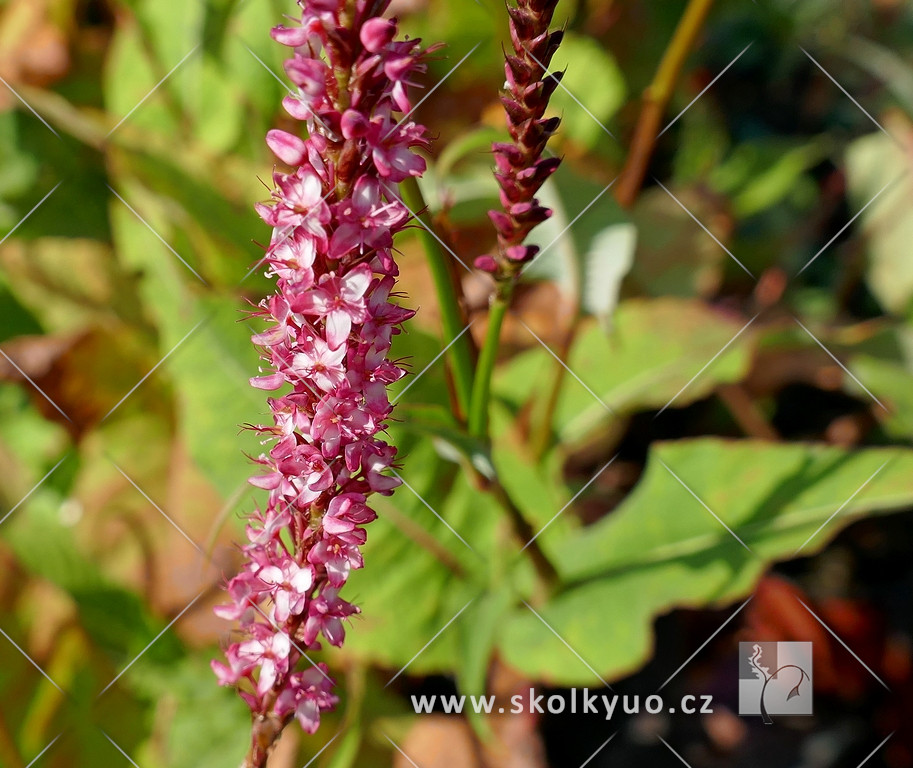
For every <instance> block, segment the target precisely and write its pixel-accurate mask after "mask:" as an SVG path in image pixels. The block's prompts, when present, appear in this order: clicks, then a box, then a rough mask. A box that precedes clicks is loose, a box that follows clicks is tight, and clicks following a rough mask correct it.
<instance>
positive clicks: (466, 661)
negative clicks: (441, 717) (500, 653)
mask: <svg viewBox="0 0 913 768" xmlns="http://www.w3.org/2000/svg"><path fill="white" fill-rule="evenodd" d="M516 602H517V600H516V597H515V595H514V593H513V591H512V590H511V589H510V588H509V587H507V586H506V585H505V586H501V587H500V588H498V589H496V590H493V591H490V592H486V593H485V594H483V595H481V596H479V597H478V598H476V600H475V601H474V602H473V603H472V604H471V605H470V606H469V607H468V608H467V609H466V612H465V614H464V615H463V616H461V617H460V620H459V621H458V623H457V625H456V632H457V643H458V649H457V665H456V677H457V685H458V686H459V690H460V693H461V694H464V695H466V696H481V695H484V694H485V691H486V682H487V679H488V668H489V664H490V662H491V657H492V655H493V653H494V649H495V646H496V644H497V641H498V634H499V629H500V628H501V623H502V621H503V618H504V615H505V614H506V613H507V612H508V611H509V610H510V609H511V608H513V606H514V605H515V604H516ZM467 714H468V716H469V720H470V723H471V724H472V726H473V727H474V728H475V729H476V730H477V732H478V733H479V734H480V735H481V736H483V737H484V736H485V735H487V734H488V733H489V730H490V729H489V727H488V723H487V721H486V720H485V718H484V717H483V716H482V715H480V714H478V713H477V712H475V710H474V709H472V708H470V709H469V710H468V712H467Z"/></svg>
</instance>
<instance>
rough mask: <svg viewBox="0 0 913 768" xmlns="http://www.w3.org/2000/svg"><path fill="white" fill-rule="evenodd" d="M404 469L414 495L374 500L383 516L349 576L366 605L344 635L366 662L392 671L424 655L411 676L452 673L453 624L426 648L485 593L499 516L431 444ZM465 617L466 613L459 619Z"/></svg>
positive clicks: (406, 492)
mask: <svg viewBox="0 0 913 768" xmlns="http://www.w3.org/2000/svg"><path fill="white" fill-rule="evenodd" d="M405 466H406V468H405V469H404V470H403V477H404V478H405V479H406V481H407V482H408V483H409V485H410V486H411V487H412V488H413V489H414V490H415V493H413V491H412V490H410V488H408V487H405V486H404V487H401V488H398V489H397V491H396V494H395V495H394V496H393V498H392V499H391V500H389V501H387V500H384V499H378V500H377V501H376V502H375V506H376V508H377V511H378V515H379V518H378V520H377V521H376V522H374V523H372V524H371V529H370V531H369V533H368V543H367V545H366V546H365V549H364V553H365V555H364V556H365V568H364V569H362V570H358V571H354V572H353V573H352V574H351V576H350V578H349V582H348V587H347V588H348V589H349V594H350V595H351V596H352V598H353V599H354V600H355V601H356V602H357V603H358V604H359V605H360V606H361V608H362V614H361V616H360V619H359V622H358V626H357V627H355V628H353V631H352V632H351V633H348V634H347V636H346V648H347V650H348V651H350V652H352V653H354V654H356V655H357V656H358V657H359V658H361V659H363V660H365V661H371V662H375V663H378V664H382V665H384V666H386V667H389V668H391V669H393V670H398V669H399V668H400V667H402V666H403V665H405V664H406V663H408V662H410V660H411V659H412V658H413V656H415V655H416V654H417V653H418V654H419V655H418V656H417V657H416V658H415V660H414V661H412V662H411V664H410V665H409V668H408V672H409V673H411V674H417V673H422V672H429V671H450V670H453V669H454V668H455V667H456V663H457V656H458V651H457V648H458V643H457V632H456V628H455V627H453V626H450V627H448V629H447V630H446V631H444V632H442V633H441V634H440V636H438V637H437V638H436V639H435V640H434V642H433V643H431V644H430V645H429V646H428V647H427V648H426V649H425V650H424V651H422V650H421V649H422V647H423V646H424V645H425V643H427V642H428V641H429V640H430V639H431V638H432V637H434V636H435V635H436V634H437V633H438V631H439V630H441V629H442V627H444V626H445V625H446V624H447V622H448V621H450V620H451V619H452V618H453V617H454V616H455V615H456V614H457V612H458V611H460V610H461V609H462V608H464V607H465V606H466V604H467V603H468V602H469V601H470V600H473V599H475V598H477V597H478V595H479V594H480V593H481V592H482V590H483V589H484V587H483V586H482V585H483V584H484V583H485V582H486V581H487V570H488V567H489V566H488V560H487V557H488V555H489V554H490V553H491V551H492V546H493V541H494V530H495V525H496V522H497V520H498V517H499V511H498V508H497V507H496V506H495V505H494V502H493V501H492V500H491V497H490V496H489V495H488V494H480V493H478V492H477V491H476V490H475V489H473V488H472V486H470V485H469V483H468V482H467V481H466V479H465V476H464V475H463V473H460V474H459V475H458V476H456V477H453V474H452V473H454V472H455V471H456V467H454V466H453V465H452V464H444V463H443V462H441V460H440V459H439V458H438V457H437V456H435V454H434V451H433V448H432V447H431V446H430V445H429V444H428V443H427V442H424V443H421V444H420V445H419V446H418V447H417V448H416V449H415V450H414V451H413V452H412V453H411V454H410V455H409V457H408V458H407V460H406V461H405ZM451 484H452V487H451ZM416 493H417V494H419V495H420V496H421V499H419V498H418V497H417V496H416ZM422 500H424V501H425V502H427V503H428V505H430V507H431V508H433V509H434V510H435V512H437V513H438V514H439V515H440V516H441V518H443V520H446V521H447V523H448V524H449V525H450V526H451V527H452V528H453V529H454V530H455V531H456V532H457V533H458V534H459V535H460V536H462V537H463V538H464V539H465V540H466V542H467V543H468V545H469V546H470V547H472V549H473V550H474V551H470V550H469V549H468V548H467V547H466V545H464V544H463V543H462V542H461V541H460V540H459V539H458V538H457V537H456V536H455V535H454V534H453V533H452V532H451V531H450V530H448V528H447V526H446V525H445V524H444V523H443V522H442V521H441V520H439V519H438V518H437V517H436V516H435V515H434V513H433V512H432V511H431V510H430V509H428V507H426V506H425V504H424V503H423V501H422ZM403 522H405V524H403ZM415 527H418V528H420V529H421V530H423V531H424V532H425V533H426V534H427V535H428V536H430V537H431V538H432V539H433V540H434V541H435V542H436V546H437V547H440V548H442V549H443V550H444V551H445V552H446V553H447V555H448V557H449V559H450V560H452V561H456V563H458V564H459V567H460V568H461V569H462V571H463V574H462V575H458V574H456V573H454V572H453V571H452V570H451V569H450V568H449V567H448V566H447V565H446V564H444V563H443V562H442V560H441V559H440V557H439V556H437V555H436V554H435V552H434V551H431V550H430V549H428V548H427V547H425V546H423V544H422V542H421V540H419V539H418V538H417V537H415V536H414V534H413V532H412V529H413V528H415ZM464 618H465V616H463V615H461V616H460V618H459V619H457V620H456V621H463V620H464ZM419 651H421V653H419Z"/></svg>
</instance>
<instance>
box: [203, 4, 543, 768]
mask: <svg viewBox="0 0 913 768" xmlns="http://www.w3.org/2000/svg"><path fill="white" fill-rule="evenodd" d="M298 4H299V6H300V7H301V16H300V20H301V21H300V24H299V25H296V26H292V27H278V28H276V29H275V30H274V31H273V37H274V38H275V39H276V40H277V41H278V42H280V43H282V44H283V45H286V46H289V47H290V48H291V49H293V50H292V53H291V54H290V56H289V59H288V60H287V61H286V63H285V71H286V73H287V74H288V76H289V78H290V79H291V81H292V82H293V83H294V88H293V91H292V92H290V93H289V95H288V96H286V97H285V98H284V99H283V101H282V104H283V106H284V107H285V109H286V111H287V112H288V113H289V114H290V115H291V116H292V117H293V118H294V119H296V120H299V121H301V122H302V123H304V125H303V126H301V131H300V133H301V135H302V136H305V135H306V138H299V135H298V134H299V131H296V130H294V129H290V130H289V131H284V130H279V129H276V130H271V131H269V133H268V134H267V136H266V143H267V145H268V146H269V148H270V150H271V151H272V152H273V153H274V155H275V156H276V158H277V165H278V164H280V163H284V164H285V165H286V166H289V170H288V172H282V171H278V170H274V172H273V191H272V195H271V198H270V200H268V201H266V202H261V203H258V204H257V205H256V206H255V208H256V211H257V212H258V213H259V215H260V217H261V218H262V219H263V221H264V222H266V224H267V225H269V226H270V227H271V228H272V233H271V235H270V238H269V247H268V248H267V250H266V253H265V255H264V257H263V260H262V261H263V263H264V265H265V266H264V272H265V275H266V277H268V278H270V279H272V280H274V281H275V290H274V292H273V293H272V295H270V296H268V297H266V298H264V299H263V300H262V301H260V303H259V304H258V306H257V307H256V309H255V310H254V311H253V312H251V313H250V314H251V316H252V317H254V318H256V320H257V322H258V329H261V330H259V331H258V332H255V333H254V334H253V337H252V342H253V343H254V344H255V345H256V346H257V347H258V348H259V353H260V355H261V358H262V360H263V367H262V369H261V373H260V374H259V375H257V376H255V377H253V378H252V379H251V382H250V383H251V385H252V386H253V387H255V388H257V389H261V390H268V391H271V390H278V389H283V390H285V392H284V393H283V394H282V395H277V396H274V397H270V398H268V399H267V400H266V402H267V404H268V406H269V412H270V415H271V416H272V423H269V424H258V425H255V426H250V428H251V429H252V430H253V431H255V432H256V433H257V435H258V437H259V439H260V440H261V441H262V443H261V444H262V445H264V446H265V447H264V449H263V453H262V454H261V455H260V456H259V457H257V458H255V459H253V461H254V462H255V463H257V464H259V465H260V472H259V473H258V474H255V475H254V477H252V478H250V483H251V484H252V485H253V486H255V487H256V488H259V489H261V491H262V492H263V495H265V496H266V502H265V504H264V505H263V507H262V510H261V509H257V510H255V511H254V512H253V513H252V514H251V515H250V516H249V518H248V523H247V525H246V529H245V533H246V539H247V543H246V544H244V546H243V547H242V548H241V551H242V553H243V555H244V558H245V562H244V564H243V566H242V568H241V570H240V573H239V574H237V575H236V576H235V577H234V578H232V579H231V580H230V581H229V582H228V583H227V585H226V589H227V592H228V600H227V601H226V604H225V605H221V606H219V607H217V608H216V609H215V612H216V614H217V615H218V616H220V617H222V618H224V619H227V620H229V621H234V622H236V623H237V631H238V634H239V635H240V637H239V638H238V640H237V641H236V642H231V643H230V644H228V645H227V647H226V648H225V659H224V660H223V661H217V662H213V664H212V669H213V673H214V674H215V675H216V678H217V680H218V682H219V683H220V684H221V685H231V686H235V687H236V688H237V689H238V693H239V695H240V696H241V698H242V699H243V701H244V702H245V704H246V705H247V706H248V707H249V708H250V710H251V715H252V723H253V726H252V728H253V729H252V733H251V742H250V751H249V753H248V756H247V759H246V760H245V761H244V765H249V766H251V768H264V766H265V764H266V760H267V756H268V755H269V753H270V750H271V748H272V745H273V743H274V742H275V740H276V739H277V738H278V736H279V733H280V732H281V730H282V728H283V727H284V725H285V724H286V723H288V722H289V721H290V720H291V719H292V718H294V719H296V720H297V721H298V723H299V724H300V725H301V727H302V729H304V730H305V731H306V732H308V733H313V732H314V731H315V730H316V729H317V728H318V726H319V724H320V718H321V715H322V714H323V713H324V712H326V711H328V710H331V709H333V708H334V707H335V706H336V704H337V702H338V699H337V697H336V696H335V695H334V694H333V686H334V683H333V681H332V679H330V678H329V677H328V675H327V673H326V667H325V666H323V665H321V666H320V668H319V669H315V668H313V667H311V668H308V667H305V665H304V663H303V660H302V657H303V655H304V654H307V653H309V652H310V651H313V650H319V648H320V645H321V642H322V640H326V641H327V642H329V643H330V644H331V645H336V646H339V645H341V644H342V643H343V641H344V639H345V626H344V622H345V620H346V619H347V618H348V617H350V616H352V615H354V614H356V613H358V612H359V609H358V608H357V607H356V606H355V605H353V604H352V603H350V602H348V601H346V600H345V599H343V598H342V597H340V595H339V590H340V589H341V588H343V587H344V585H345V583H346V581H347V580H348V578H349V574H350V573H351V572H352V571H353V570H355V569H358V568H361V567H363V566H364V558H363V556H362V552H361V547H362V546H363V545H364V543H365V541H366V540H367V534H366V532H365V528H364V526H366V525H368V524H369V523H371V522H372V521H373V520H374V519H375V518H376V517H377V515H376V513H375V512H374V510H373V509H371V507H370V506H368V503H367V502H368V498H367V497H368V496H369V495H370V494H372V493H381V494H388V493H390V492H391V490H392V488H393V487H394V486H395V485H396V484H397V482H398V481H397V480H396V478H395V477H391V476H390V475H388V474H386V472H387V471H388V468H389V467H390V466H391V465H392V464H393V462H394V460H395V454H396V451H395V449H394V448H393V447H392V446H389V445H388V444H387V443H386V442H385V441H384V440H383V439H382V433H383V432H384V431H385V430H386V429H387V420H388V419H389V417H390V415H391V412H392V406H391V404H390V399H389V396H388V391H387V390H388V387H389V386H390V385H391V384H392V383H393V382H395V381H397V380H399V379H400V378H401V377H402V376H403V375H405V370H404V369H403V368H401V367H399V366H398V365H396V364H395V363H394V362H392V361H391V360H389V359H388V355H389V354H390V348H391V343H392V340H393V337H394V335H396V334H397V333H400V331H401V329H400V327H399V326H400V324H401V323H403V322H405V321H406V320H408V319H409V318H410V317H412V315H413V314H414V312H413V311H412V310H410V309H407V308H404V307H401V306H399V304H398V301H399V298H396V299H391V296H395V295H396V294H395V293H394V291H395V285H396V277H397V276H398V274H399V268H398V266H397V263H396V259H395V253H396V251H395V250H394V237H395V235H396V234H397V233H399V232H401V231H402V230H403V229H404V228H405V227H406V226H407V225H408V223H409V220H410V214H409V212H408V210H407V209H406V208H405V206H404V205H403V204H402V202H401V201H400V200H399V197H398V195H397V193H396V191H395V189H394V186H393V185H395V184H397V183H398V182H400V181H402V180H403V179H406V178H407V177H409V176H418V175H420V174H421V173H422V172H423V171H424V169H425V161H424V160H423V159H422V158H421V157H420V156H418V155H417V154H416V150H427V149H429V142H428V139H427V137H426V131H425V129H424V127H423V126H421V125H419V124H417V123H415V122H414V121H409V120H405V121H402V122H400V121H399V116H398V114H397V113H402V112H408V111H409V109H411V104H410V100H409V93H408V89H409V88H410V80H412V79H415V77H416V75H420V74H421V73H423V72H424V71H425V68H426V66H425V63H424V60H425V57H426V54H427V51H423V50H422V49H421V47H420V43H419V41H418V40H415V39H413V40H396V32H397V24H396V22H395V21H394V20H388V19H384V18H382V17H381V14H382V13H383V12H384V11H386V10H387V7H388V5H389V3H388V2H387V0H383V1H382V2H379V3H364V2H356V3H354V4H352V3H350V4H349V5H346V3H345V2H344V0H299V3H298ZM349 6H351V7H349ZM541 175H542V173H540V172H539V170H536V171H535V172H534V173H532V174H531V175H529V174H528V175H526V176H524V177H523V179H522V181H523V183H533V182H534V181H537V180H538V179H539V176H541ZM517 183H520V182H517ZM523 215H524V216H526V217H530V216H533V217H534V216H536V215H538V214H537V211H536V210H535V209H530V210H529V211H527V212H525V213H523ZM264 619H265V621H264ZM299 667H304V668H303V669H301V668H299Z"/></svg>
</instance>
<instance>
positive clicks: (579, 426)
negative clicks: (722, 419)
mask: <svg viewBox="0 0 913 768" xmlns="http://www.w3.org/2000/svg"><path fill="white" fill-rule="evenodd" d="M744 324H745V323H744V322H740V321H738V320H733V319H731V318H729V317H727V316H725V315H722V314H721V313H719V312H716V311H714V310H712V309H710V308H708V307H707V306H705V305H704V304H703V303H701V302H698V301H692V300H686V299H654V300H649V301H647V300H628V301H624V302H622V303H621V304H620V305H619V307H618V311H617V312H616V313H615V317H614V320H613V327H612V332H611V333H610V334H608V335H607V334H606V333H605V332H604V331H603V330H602V329H601V328H599V327H597V326H595V325H592V326H588V327H586V328H585V330H584V331H583V332H582V333H581V334H580V336H579V337H578V338H577V340H576V342H575V343H574V346H573V348H572V349H571V353H570V356H569V359H568V360H567V361H566V362H567V364H568V367H569V368H570V369H571V371H573V372H574V374H576V375H577V376H579V377H580V379H581V381H583V382H584V383H585V384H586V386H587V387H589V389H590V390H592V392H588V391H587V389H586V388H585V387H583V386H580V384H579V383H576V382H573V381H570V380H568V382H567V384H566V385H565V387H564V389H563V390H562V393H561V397H560V399H559V401H558V407H557V409H556V411H555V419H554V429H555V431H556V433H557V434H558V436H559V439H560V440H562V441H566V442H568V441H570V442H573V441H576V440H578V439H580V438H582V437H584V436H585V435H587V434H588V433H590V432H591V431H593V430H594V429H596V428H601V427H602V426H603V425H604V423H605V421H606V419H607V418H609V417H610V415H611V414H610V413H609V411H608V410H607V408H606V406H609V408H611V409H612V411H614V412H615V413H616V414H619V415H623V414H625V413H631V412H633V411H636V410H638V409H648V408H662V407H663V406H665V405H666V404H667V403H669V402H670V401H673V402H672V405H673V406H674V407H681V406H684V405H687V404H689V403H691V402H694V401H695V400H698V399H700V398H703V397H706V396H707V395H708V394H710V393H711V392H712V391H713V389H714V388H715V387H716V386H717V385H718V384H720V383H723V382H731V381H738V380H739V379H740V378H741V377H742V376H743V375H744V374H745V372H746V370H747V367H748V364H749V362H750V356H751V355H750V353H751V349H752V346H753V342H752V333H751V329H750V328H749V329H748V330H747V331H745V332H744V333H743V334H742V335H741V336H739V338H738V339H737V340H736V341H735V342H734V343H732V344H731V346H729V347H728V348H726V349H725V351H723V348H724V347H726V345H727V344H729V342H730V341H732V340H733V338H734V337H735V336H736V334H737V333H738V332H739V330H740V329H741V328H742V327H743V326H744ZM717 355H719V356H718V357H715V356H717ZM714 358H715V359H714ZM711 361H712V362H711ZM553 365H555V363H554V360H553V358H552V356H551V355H550V354H549V353H548V352H547V351H546V350H544V349H542V348H541V347H538V346H537V347H534V348H533V349H531V350H529V351H527V352H525V353H523V354H522V355H519V356H518V357H516V358H515V359H514V360H512V361H511V362H510V364H509V365H507V366H505V367H504V368H503V369H502V370H501V371H499V373H498V375H497V378H496V392H497V394H498V395H500V396H501V397H503V398H504V399H505V400H507V401H508V402H511V403H514V404H519V403H522V402H524V401H525V399H526V398H527V397H528V396H529V395H530V394H532V392H534V391H535V390H536V388H537V387H538V382H541V381H542V380H543V378H542V377H543V375H544V374H545V372H546V371H547V370H548V367H549V366H553ZM705 366H706V369H705V370H703V371H702V369H704V368H705ZM699 373H700V375H698V374H699ZM695 377H696V378H695ZM692 380H693V381H692ZM593 393H595V394H596V395H597V396H598V398H599V399H601V400H602V403H600V402H599V400H598V399H597V398H596V397H594V396H593ZM673 398H674V400H673Z"/></svg>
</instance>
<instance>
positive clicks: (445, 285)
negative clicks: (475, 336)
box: [400, 176, 475, 421]
mask: <svg viewBox="0 0 913 768" xmlns="http://www.w3.org/2000/svg"><path fill="white" fill-rule="evenodd" d="M400 193H401V194H402V196H403V202H404V203H406V205H407V206H408V207H409V208H411V209H412V210H413V211H415V213H416V216H417V217H418V219H419V221H420V222H421V224H420V225H419V227H418V236H419V239H420V240H421V243H422V246H423V248H424V249H425V257H426V259H427V260H428V267H429V268H430V269H431V277H432V279H433V280H434V289H435V291H436V292H437V299H438V304H439V305H440V309H441V322H442V324H443V326H444V340H445V342H446V343H447V344H448V345H449V349H448V350H447V357H448V360H449V362H450V375H451V377H452V381H453V388H454V392H455V394H456V400H457V405H458V406H459V413H458V414H457V416H458V418H459V419H460V420H461V421H462V420H464V419H465V416H466V414H467V413H468V412H469V407H470V402H471V397H472V375H473V371H474V370H475V365H474V364H473V351H472V337H471V336H470V335H469V333H464V331H465V329H466V325H467V319H466V315H465V313H464V312H463V308H462V306H461V305H460V301H459V299H458V298H457V292H456V288H455V286H454V279H453V276H452V275H451V271H450V265H449V264H448V261H447V258H446V256H445V255H444V253H443V250H442V248H441V242H440V240H439V238H440V235H439V234H438V233H437V232H435V226H434V222H433V221H432V219H431V216H430V215H429V214H428V210H427V205H425V199H424V197H423V196H422V191H421V190H420V189H419V186H418V182H417V181H416V180H415V178H414V177H411V176H410V177H409V178H408V179H406V180H405V181H404V182H402V184H401V185H400ZM435 235H437V238H436V237H435Z"/></svg>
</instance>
